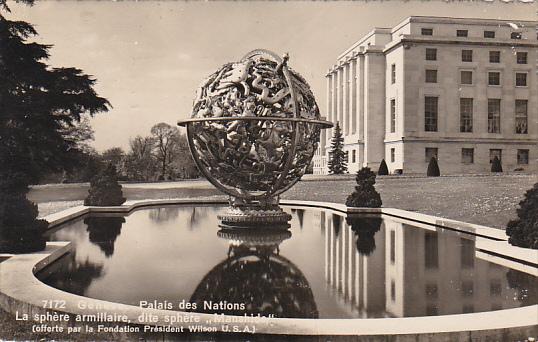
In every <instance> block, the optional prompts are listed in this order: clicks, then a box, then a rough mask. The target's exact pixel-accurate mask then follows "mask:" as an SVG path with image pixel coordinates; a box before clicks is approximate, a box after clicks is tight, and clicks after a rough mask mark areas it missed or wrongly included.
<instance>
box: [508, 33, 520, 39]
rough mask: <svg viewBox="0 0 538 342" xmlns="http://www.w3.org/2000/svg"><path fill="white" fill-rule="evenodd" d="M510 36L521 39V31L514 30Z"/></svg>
mask: <svg viewBox="0 0 538 342" xmlns="http://www.w3.org/2000/svg"><path fill="white" fill-rule="evenodd" d="M510 38H512V39H521V32H512V33H511V34H510Z"/></svg>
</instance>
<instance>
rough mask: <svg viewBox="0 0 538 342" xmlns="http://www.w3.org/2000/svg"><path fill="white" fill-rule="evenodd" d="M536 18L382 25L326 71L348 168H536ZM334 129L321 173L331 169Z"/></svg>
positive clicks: (325, 140) (325, 141)
mask: <svg viewBox="0 0 538 342" xmlns="http://www.w3.org/2000/svg"><path fill="white" fill-rule="evenodd" d="M537 25H538V22H535V21H507V20H493V19H464V18H445V17H420V16H413V17H409V18H407V19H405V20H404V21H402V22H401V23H400V24H398V25H396V26H395V27H394V28H375V29H373V30H372V31H371V32H370V33H368V34H367V35H366V36H364V37H363V38H361V39H360V40H359V41H358V42H356V43H355V44H353V45H352V46H351V47H350V48H348V49H347V50H346V51H344V52H343V53H342V54H341V55H340V56H338V59H337V62H336V64H335V65H334V66H333V67H332V68H330V69H329V71H328V73H327V74H326V79H327V108H326V116H327V118H328V120H330V121H332V122H337V121H338V122H339V123H340V125H341V126H342V131H343V135H344V144H345V145H344V146H345V151H346V152H347V154H348V170H349V172H350V173H353V172H355V171H357V170H358V169H359V168H361V167H362V166H369V167H371V168H372V169H374V170H377V168H378V166H379V163H380V162H381V160H382V159H385V161H386V162H387V165H388V168H389V172H391V173H399V172H403V173H405V174H409V173H411V174H413V173H414V174H424V173H425V172H426V169H427V165H428V162H429V160H430V159H431V157H432V156H434V157H436V158H437V159H438V162H439V167H440V169H441V173H442V174H450V173H452V174H455V173H480V172H489V171H490V165H491V164H490V163H491V160H492V159H493V158H494V156H498V157H499V158H500V159H501V162H502V166H503V168H504V170H505V171H513V170H525V171H537V170H538V74H537V63H538V37H537ZM333 132H334V129H330V130H325V131H323V132H322V137H321V143H320V146H319V149H318V151H317V152H316V155H315V158H314V173H316V174H325V173H327V162H328V154H329V150H330V139H331V137H332V134H333Z"/></svg>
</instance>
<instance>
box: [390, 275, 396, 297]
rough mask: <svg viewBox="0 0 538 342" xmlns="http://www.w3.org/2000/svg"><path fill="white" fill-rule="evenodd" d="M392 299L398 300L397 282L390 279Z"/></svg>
mask: <svg viewBox="0 0 538 342" xmlns="http://www.w3.org/2000/svg"><path fill="white" fill-rule="evenodd" d="M390 299H391V300H392V301H393V302H395V301H396V283H395V282H394V280H392V279H391V281H390Z"/></svg>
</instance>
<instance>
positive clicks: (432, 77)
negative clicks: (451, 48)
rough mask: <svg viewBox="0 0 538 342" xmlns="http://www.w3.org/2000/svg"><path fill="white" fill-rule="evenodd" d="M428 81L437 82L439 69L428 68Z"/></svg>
mask: <svg viewBox="0 0 538 342" xmlns="http://www.w3.org/2000/svg"><path fill="white" fill-rule="evenodd" d="M426 83H437V70H426Z"/></svg>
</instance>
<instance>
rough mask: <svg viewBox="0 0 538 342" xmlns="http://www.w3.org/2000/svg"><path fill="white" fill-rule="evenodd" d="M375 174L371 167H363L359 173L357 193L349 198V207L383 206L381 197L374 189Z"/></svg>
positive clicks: (347, 201) (347, 202)
mask: <svg viewBox="0 0 538 342" xmlns="http://www.w3.org/2000/svg"><path fill="white" fill-rule="evenodd" d="M375 177H376V176H375V173H373V172H372V171H371V170H370V168H369V167H363V168H362V169H360V170H359V171H358V172H357V177H356V181H357V186H356V187H355V191H354V192H353V193H352V194H351V195H349V196H348V198H347V200H346V205H347V206H348V207H366V208H379V207H381V205H382V204H383V202H382V201H381V195H379V193H378V192H377V190H376V189H375V187H374V184H375Z"/></svg>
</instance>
